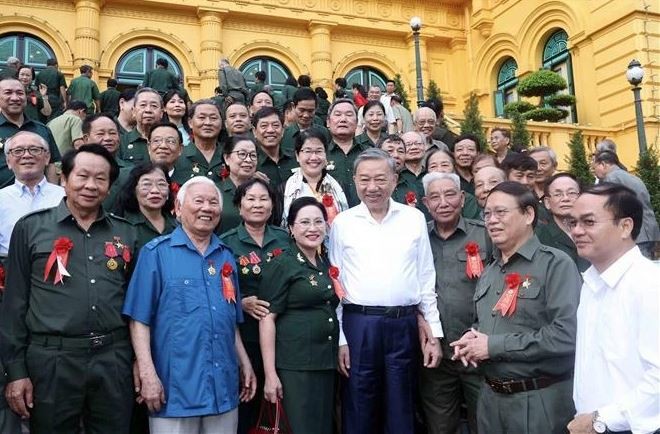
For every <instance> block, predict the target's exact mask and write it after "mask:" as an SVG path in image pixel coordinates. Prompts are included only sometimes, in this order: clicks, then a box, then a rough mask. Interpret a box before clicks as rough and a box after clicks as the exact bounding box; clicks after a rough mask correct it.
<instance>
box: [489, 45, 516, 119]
mask: <svg viewBox="0 0 660 434" xmlns="http://www.w3.org/2000/svg"><path fill="white" fill-rule="evenodd" d="M517 70H518V63H516V60H515V59H514V58H513V57H509V58H508V59H506V60H505V61H504V63H502V66H500V69H499V71H498V72H497V90H496V91H495V116H504V106H505V105H507V104H508V103H510V102H514V101H517V100H518V93H517V92H516V85H517V84H518V78H517V77H516V71H517Z"/></svg>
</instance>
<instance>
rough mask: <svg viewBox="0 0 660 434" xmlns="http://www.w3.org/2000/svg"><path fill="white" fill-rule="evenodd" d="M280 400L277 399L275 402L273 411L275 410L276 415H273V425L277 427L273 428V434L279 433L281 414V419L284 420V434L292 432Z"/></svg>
mask: <svg viewBox="0 0 660 434" xmlns="http://www.w3.org/2000/svg"><path fill="white" fill-rule="evenodd" d="M281 402H282V401H281V400H279V399H278V400H277V404H275V409H276V410H275V411H276V412H277V416H275V426H276V427H277V428H276V430H275V434H279V433H280V429H279V426H280V415H281V416H282V420H283V421H284V426H285V428H286V434H293V433H292V431H291V425H290V424H289V418H288V417H287V415H286V412H285V411H284V406H283V405H281Z"/></svg>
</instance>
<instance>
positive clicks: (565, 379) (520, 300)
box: [450, 181, 581, 434]
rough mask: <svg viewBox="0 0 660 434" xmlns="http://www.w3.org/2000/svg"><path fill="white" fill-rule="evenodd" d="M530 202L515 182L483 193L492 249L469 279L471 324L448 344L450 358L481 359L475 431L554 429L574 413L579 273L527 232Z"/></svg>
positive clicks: (531, 221) (550, 432)
mask: <svg viewBox="0 0 660 434" xmlns="http://www.w3.org/2000/svg"><path fill="white" fill-rule="evenodd" d="M537 207H538V201H537V200H536V197H535V196H534V194H533V193H532V192H531V190H529V189H528V188H527V187H525V186H523V185H520V184H518V183H516V182H507V181H505V182H502V183H500V184H498V185H497V186H496V187H495V188H493V190H492V191H491V192H490V195H489V196H488V199H487V200H486V207H485V208H484V221H485V222H486V229H487V230H488V235H489V236H490V238H491V240H492V242H493V244H494V245H495V246H496V247H497V250H496V252H495V254H494V258H493V261H492V262H491V263H490V264H489V265H488V266H487V267H486V269H485V270H484V271H483V273H482V274H481V277H480V278H479V282H478V283H477V287H476V290H475V295H474V301H475V303H476V319H477V321H476V323H475V325H474V328H472V329H471V330H469V331H467V332H466V333H465V334H464V335H463V336H462V337H461V338H460V339H459V340H457V341H454V342H453V343H451V344H450V345H451V346H452V347H453V348H454V356H453V359H454V360H461V362H462V363H463V364H464V366H467V365H468V364H472V365H474V366H476V365H479V364H481V367H482V373H483V374H484V376H485V384H484V385H483V386H482V388H481V394H480V396H479V401H478V403H477V425H478V429H479V432H481V433H488V434H491V433H492V434H498V433H511V434H514V433H515V434H518V433H529V434H536V433H539V434H540V433H543V434H559V433H564V432H565V430H566V424H567V423H568V422H569V421H570V420H571V419H572V418H573V416H574V415H575V407H574V406H573V401H572V399H571V398H572V390H573V382H572V375H573V359H574V355H575V333H576V311H577V305H578V300H579V296H580V286H581V279H580V273H579V272H578V269H577V267H576V266H575V263H574V262H573V261H572V260H571V258H570V257H569V256H568V255H566V253H564V252H562V251H560V250H557V249H553V248H552V247H547V246H544V245H542V244H541V243H540V242H539V240H538V238H536V236H535V235H534V226H535V225H536V219H537V214H536V209H537Z"/></svg>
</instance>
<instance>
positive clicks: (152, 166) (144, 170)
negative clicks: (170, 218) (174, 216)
mask: <svg viewBox="0 0 660 434" xmlns="http://www.w3.org/2000/svg"><path fill="white" fill-rule="evenodd" d="M155 170H161V171H162V172H163V174H164V175H165V180H166V181H167V184H168V185H169V184H170V176H169V175H168V173H167V172H168V171H167V168H166V167H165V166H164V165H162V164H158V163H153V162H151V161H146V162H144V163H141V164H139V165H137V166H135V167H134V168H133V170H131V172H130V173H129V174H128V179H127V180H126V184H125V185H124V186H123V187H122V190H121V192H120V193H119V198H118V200H117V213H118V214H120V215H123V214H124V213H125V212H126V211H128V212H139V211H140V205H139V204H138V200H137V196H136V195H135V188H136V187H137V185H138V182H140V178H142V177H143V176H144V175H147V174H149V173H151V172H153V171H155ZM173 207H174V197H173V195H172V194H171V193H169V192H168V195H167V199H166V200H165V203H164V204H163V207H162V208H161V210H162V211H163V212H169V211H170V210H171V209H172V208H173Z"/></svg>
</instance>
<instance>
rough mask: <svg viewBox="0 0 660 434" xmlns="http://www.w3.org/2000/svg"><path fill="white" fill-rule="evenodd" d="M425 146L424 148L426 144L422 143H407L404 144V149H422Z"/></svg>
mask: <svg viewBox="0 0 660 434" xmlns="http://www.w3.org/2000/svg"><path fill="white" fill-rule="evenodd" d="M425 146H426V143H424V142H407V143H406V148H412V147H416V148H423V147H425Z"/></svg>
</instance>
